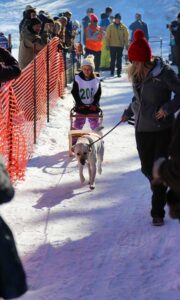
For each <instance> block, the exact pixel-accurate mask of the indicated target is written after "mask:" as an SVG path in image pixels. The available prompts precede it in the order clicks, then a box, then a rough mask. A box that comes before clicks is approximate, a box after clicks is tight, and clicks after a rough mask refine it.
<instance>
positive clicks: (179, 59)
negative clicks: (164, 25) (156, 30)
mask: <svg viewBox="0 0 180 300" xmlns="http://www.w3.org/2000/svg"><path fill="white" fill-rule="evenodd" d="M169 29H170V31H171V33H172V35H173V36H174V38H175V50H176V64H177V67H178V77H179V78H180V13H179V14H178V15H177V25H176V26H174V25H173V24H171V25H170V26H169Z"/></svg>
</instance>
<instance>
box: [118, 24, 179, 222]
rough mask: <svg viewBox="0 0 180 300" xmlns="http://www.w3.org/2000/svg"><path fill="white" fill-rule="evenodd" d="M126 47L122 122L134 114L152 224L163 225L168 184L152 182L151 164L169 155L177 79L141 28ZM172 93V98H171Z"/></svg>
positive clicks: (176, 96)
mask: <svg viewBox="0 0 180 300" xmlns="http://www.w3.org/2000/svg"><path fill="white" fill-rule="evenodd" d="M133 38H134V41H133V42H132V43H131V45H130V47H129V49H128V58H129V60H130V61H131V65H130V67H129V70H128V75H129V78H130V79H131V81H132V84H133V90H134V97H133V100H132V103H131V104H130V105H129V107H128V108H127V109H126V110H125V111H124V114H123V115H122V117H121V120H122V121H123V122H125V121H127V120H128V119H129V118H130V117H131V116H133V115H134V117H135V137H136V144H137V150H138V154H139V157H140V161H141V170H142V172H143V174H144V175H145V176H146V177H147V178H148V180H149V182H150V185H151V190H152V209H151V216H152V218H153V225H163V223H164V216H165V210H164V206H165V204H166V190H167V187H166V186H164V185H163V184H162V183H159V184H154V182H153V176H152V167H153V163H154V161H155V160H156V159H158V158H159V157H162V156H163V157H165V158H167V157H168V149H169V144H170V141H171V134H172V124H173V120H174V113H175V112H176V111H177V110H178V109H179V108H180V80H179V79H178V77H177V75H176V73H175V72H174V71H173V70H172V69H171V68H170V66H169V65H167V64H164V62H163V61H162V59H161V58H160V57H152V53H151V48H150V46H149V44H148V42H147V40H146V39H145V36H144V33H143V31H142V30H137V31H135V33H134V37H133ZM172 93H174V98H173V99H172V100H171V98H172Z"/></svg>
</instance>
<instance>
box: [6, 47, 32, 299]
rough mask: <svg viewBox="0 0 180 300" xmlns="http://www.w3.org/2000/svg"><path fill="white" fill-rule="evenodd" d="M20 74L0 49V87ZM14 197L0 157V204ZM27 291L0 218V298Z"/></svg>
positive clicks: (22, 270)
mask: <svg viewBox="0 0 180 300" xmlns="http://www.w3.org/2000/svg"><path fill="white" fill-rule="evenodd" d="M20 74H21V70H20V68H19V66H18V62H17V60H16V59H14V57H13V56H12V55H11V54H10V53H9V52H8V51H7V50H5V49H3V48H0V85H1V84H2V83H3V82H6V81H9V80H12V79H15V78H17V77H18V76H19V75H20ZM13 196H14V188H13V186H12V184H11V181H10V178H9V175H8V173H7V170H6V168H5V166H4V164H3V160H2V157H0V204H3V203H7V202H9V201H10V200H11V199H12V198H13ZM26 291H27V283H26V275H25V272H24V269H23V266H22V263H21V261H20V258H19V256H18V252H17V249H16V245H15V241H14V237H13V234H12V232H11V230H10V228H9V227H8V225H7V224H6V223H5V222H4V220H3V219H2V217H0V298H3V299H14V298H17V297H20V296H21V295H23V294H24V293H25V292H26Z"/></svg>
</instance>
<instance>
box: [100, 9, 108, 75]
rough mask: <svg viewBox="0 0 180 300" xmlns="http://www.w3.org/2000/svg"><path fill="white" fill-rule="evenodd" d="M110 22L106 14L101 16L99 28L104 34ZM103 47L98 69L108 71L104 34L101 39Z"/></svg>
mask: <svg viewBox="0 0 180 300" xmlns="http://www.w3.org/2000/svg"><path fill="white" fill-rule="evenodd" d="M109 24H110V21H109V17H108V15H107V14H106V13H102V14H101V20H100V27H101V28H103V30H104V32H106V28H107V27H108V26H109ZM102 42H103V46H102V51H101V64H100V69H101V70H109V68H110V52H109V49H107V47H106V33H105V35H104V37H103V41H102Z"/></svg>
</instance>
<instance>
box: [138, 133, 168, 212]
mask: <svg viewBox="0 0 180 300" xmlns="http://www.w3.org/2000/svg"><path fill="white" fill-rule="evenodd" d="M171 133H172V129H171V128H169V129H166V130H162V131H158V132H137V131H136V144H137V150H138V153H139V158H140V161H141V171H142V173H143V174H144V175H145V176H146V177H147V178H148V180H149V182H150V186H151V190H152V209H151V216H152V217H162V218H163V217H164V215H165V210H164V206H165V204H166V190H167V187H166V186H164V185H163V184H153V183H152V167H153V164H154V161H155V160H156V159H158V158H159V157H166V158H167V157H168V150H169V144H170V141H171Z"/></svg>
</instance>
